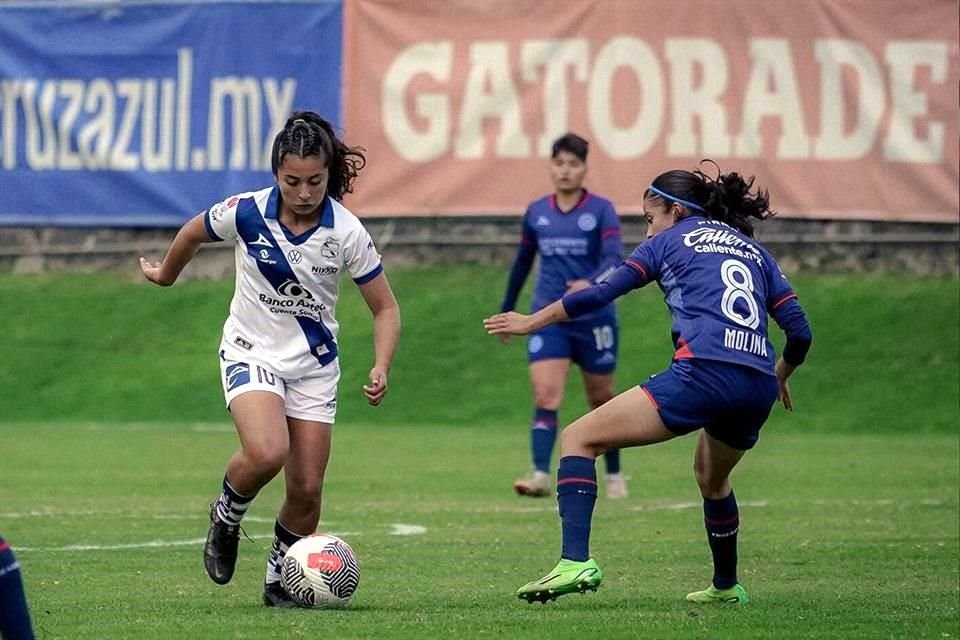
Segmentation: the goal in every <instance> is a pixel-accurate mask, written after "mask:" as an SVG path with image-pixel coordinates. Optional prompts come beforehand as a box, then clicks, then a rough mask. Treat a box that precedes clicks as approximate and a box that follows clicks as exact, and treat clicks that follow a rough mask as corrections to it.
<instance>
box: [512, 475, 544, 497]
mask: <svg viewBox="0 0 960 640" xmlns="http://www.w3.org/2000/svg"><path fill="white" fill-rule="evenodd" d="M513 490H514V491H516V492H517V495H520V496H528V497H530V498H546V497H547V496H549V495H550V474H549V473H546V472H544V471H536V470H534V471H531V472H530V475H528V476H526V477H524V478H520V479H519V480H517V481H516V482H514V483H513Z"/></svg>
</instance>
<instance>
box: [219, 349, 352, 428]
mask: <svg viewBox="0 0 960 640" xmlns="http://www.w3.org/2000/svg"><path fill="white" fill-rule="evenodd" d="M220 381H221V382H222V383H223V397H224V400H225V401H226V403H227V409H228V410H229V409H230V403H231V402H233V399H234V398H236V397H237V396H239V395H241V394H243V393H246V392H247V391H269V392H271V393H275V394H277V395H278V396H280V397H281V398H283V404H284V407H285V411H286V415H288V416H290V417H291V418H299V419H301V420H314V421H316V422H326V423H327V424H333V421H334V418H336V415H337V383H339V382H340V361H339V360H334V361H333V362H331V363H330V364H328V365H327V366H325V367H322V368H320V369H318V370H317V374H316V375H312V376H309V377H306V378H294V379H289V378H287V379H285V378H282V377H281V376H280V374H278V373H277V372H276V371H274V370H273V369H271V368H270V367H269V366H267V365H266V364H264V363H262V362H257V361H255V360H243V361H241V360H230V359H228V358H227V357H226V356H224V355H223V354H221V355H220Z"/></svg>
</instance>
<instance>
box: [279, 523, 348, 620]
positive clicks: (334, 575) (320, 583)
mask: <svg viewBox="0 0 960 640" xmlns="http://www.w3.org/2000/svg"><path fill="white" fill-rule="evenodd" d="M280 584H282V585H283V588H284V589H286V591H287V593H289V594H290V597H291V598H293V599H294V600H296V602H297V604H299V605H300V606H303V607H312V608H317V609H335V608H339V607H345V606H347V604H349V603H350V599H351V598H352V597H353V594H354V592H355V591H356V590H357V586H358V585H359V584H360V563H359V562H358V561H357V555H356V554H355V553H354V552H353V549H351V548H350V545H348V544H347V543H346V542H344V541H343V540H341V539H340V538H338V537H337V536H332V535H330V534H325V533H315V534H313V535H312V536H307V537H306V538H301V539H300V540H298V541H297V542H295V543H294V545H293V546H292V547H290V549H289V550H287V555H285V556H284V557H283V563H282V564H281V566H280Z"/></svg>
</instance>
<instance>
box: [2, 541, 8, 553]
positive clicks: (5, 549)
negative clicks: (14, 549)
mask: <svg viewBox="0 0 960 640" xmlns="http://www.w3.org/2000/svg"><path fill="white" fill-rule="evenodd" d="M9 548H10V543H9V542H7V541H6V540H4V541H2V542H0V553H3V552H4V551H7V550H8V549H9Z"/></svg>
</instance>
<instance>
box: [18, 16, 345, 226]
mask: <svg viewBox="0 0 960 640" xmlns="http://www.w3.org/2000/svg"><path fill="white" fill-rule="evenodd" d="M341 27H342V5H341V3H340V2H333V1H322V0H318V1H311V2H307V1H298V2H251V1H238V2H204V3H190V2H177V1H174V0H170V1H166V2H163V1H160V2H44V1H42V0H38V1H33V2H15V1H9V0H7V1H5V2H3V3H2V4H0V224H5V225H37V226H43V225H66V226H158V225H179V224H181V223H182V222H183V221H184V220H186V219H187V218H188V217H190V216H191V215H193V214H195V213H196V212H197V211H199V210H201V209H203V208H205V207H207V206H209V205H210V204H211V203H213V202H215V201H216V200H218V199H221V198H223V197H225V196H227V195H229V194H231V193H237V192H241V191H250V190H255V189H258V188H261V187H264V186H267V185H269V184H270V182H271V181H272V177H271V175H270V152H271V145H272V142H273V137H274V135H275V134H276V132H277V131H278V130H279V129H280V128H281V127H282V125H283V123H284V121H285V120H286V118H287V117H288V116H289V114H290V112H291V111H292V110H294V109H296V108H308V109H311V110H313V111H317V112H319V113H320V114H321V115H324V116H325V117H327V118H328V119H330V120H331V121H333V122H334V123H335V124H337V125H340V124H342V123H340V84H341V56H340V52H341V50H342V43H341V36H342V29H341Z"/></svg>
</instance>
